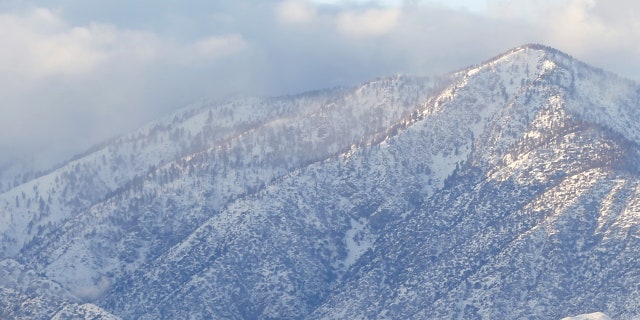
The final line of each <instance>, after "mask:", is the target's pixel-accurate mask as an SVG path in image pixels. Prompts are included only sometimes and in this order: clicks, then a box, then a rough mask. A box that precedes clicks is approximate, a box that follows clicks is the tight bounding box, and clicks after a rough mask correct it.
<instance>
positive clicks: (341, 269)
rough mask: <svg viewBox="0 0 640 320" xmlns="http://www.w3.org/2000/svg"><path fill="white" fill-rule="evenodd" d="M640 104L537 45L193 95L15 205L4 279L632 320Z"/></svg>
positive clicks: (256, 311)
mask: <svg viewBox="0 0 640 320" xmlns="http://www.w3.org/2000/svg"><path fill="white" fill-rule="evenodd" d="M639 102H640V88H639V87H638V86H637V85H635V84H634V83H632V82H629V81H626V80H623V79H620V78H618V77H616V76H614V75H611V74H608V73H606V72H603V71H600V70H597V69H594V68H591V67H589V66H587V65H585V64H583V63H580V62H578V61H576V60H574V59H572V58H571V57H569V56H567V55H566V54H563V53H560V52H558V51H556V50H554V49H551V48H547V47H543V46H539V45H528V46H523V47H519V48H516V49H513V50H511V51H509V52H506V53H504V54H502V55H500V56H498V57H496V58H494V59H492V60H490V61H487V62H485V63H482V64H480V65H478V66H474V67H471V68H468V69H465V70H462V71H460V72H456V73H453V74H451V75H449V76H446V77H442V78H439V79H437V80H430V79H422V78H411V77H405V76H399V77H391V78H384V79H378V80H376V81H373V82H370V83H367V84H365V85H363V86H360V87H358V88H354V89H338V90H328V91H322V92H317V93H313V94H305V95H300V96H292V97H281V98H275V99H265V100H262V99H242V100H235V101H231V102H227V103H219V104H207V105H202V106H194V107H190V108H187V109H185V110H182V111H180V112H178V113H176V114H175V115H173V116H171V117H170V118H168V119H167V120H164V121H159V122H157V123H154V124H151V125H149V126H147V127H145V128H142V129H141V130H139V131H138V132H136V133H134V134H131V135H129V136H127V137H124V138H120V139H117V140H115V141H112V142H110V143H108V144H105V145H104V146H102V147H99V148H96V149H95V150H92V151H91V152H89V153H87V154H86V155H83V156H81V157H78V159H76V160H74V161H72V162H70V163H68V164H66V165H64V166H62V167H61V168H59V169H57V170H54V171H52V172H50V173H49V174H46V175H44V176H42V177H40V178H38V179H35V180H32V181H29V182H27V183H26V184H23V185H20V186H17V187H16V188H13V189H11V190H9V191H7V192H5V193H3V194H1V195H0V205H1V204H3V206H0V208H2V209H0V213H1V214H0V219H2V221H3V223H2V224H0V231H2V234H3V237H4V241H3V242H2V249H3V251H2V252H3V257H5V259H4V260H2V261H0V263H2V264H0V270H10V272H9V271H6V273H7V274H13V275H19V274H28V275H31V276H29V277H23V276H11V277H10V278H11V279H15V280H12V281H8V282H5V283H3V284H2V286H1V289H2V290H3V291H2V293H1V294H0V298H1V299H2V300H0V301H6V302H3V303H4V304H5V305H6V306H7V307H6V308H2V310H18V309H19V307H18V306H20V305H21V304H22V303H24V302H25V301H27V299H30V298H29V297H37V299H40V300H38V301H43V302H41V305H44V306H46V308H42V310H44V311H41V312H39V313H37V314H36V313H34V314H32V315H30V317H31V318H34V319H39V318H46V317H52V316H54V314H56V313H57V314H58V317H64V316H73V315H77V316H78V317H79V318H86V317H89V316H90V314H91V312H94V313H95V312H102V313H104V316H105V317H108V316H111V315H110V314H108V313H107V312H110V313H111V314H114V315H117V316H119V317H122V318H125V319H138V318H140V319H156V318H235V319H282V318H287V319H301V318H311V319H319V318H325V319H346V318H348V319H351V318H454V317H460V318H465V319H466V318H478V317H480V318H496V317H499V318H502V317H511V318H525V317H526V318H554V317H555V318H560V317H563V316H568V315H572V314H582V313H586V312H593V311H603V312H605V313H606V314H608V315H610V316H612V317H613V318H629V317H633V316H635V315H638V314H640V307H639V306H637V305H636V302H635V301H637V295H638V288H637V286H636V285H635V284H636V283H640V282H639V281H638V280H640V279H638V271H637V270H640V268H639V267H640V266H638V265H637V264H636V263H635V262H634V261H635V260H637V259H635V257H637V250H636V249H635V248H638V246H637V243H636V242H637V239H638V238H640V237H638V231H637V230H638V228H637V227H636V226H637V225H638V224H637V219H638V217H639V216H640V202H639V200H638V199H640V197H639V196H640V194H639V193H640V181H639V176H640V147H639V145H640V126H639V125H638V123H640V108H638V104H639ZM60 190H62V191H60ZM38 283H43V285H34V284H38ZM44 283H46V285H44ZM32 287H35V288H46V290H45V289H38V290H36V291H35V292H36V295H35V296H34V295H31V296H30V295H29V294H28V293H29V292H33V291H34V289H31V288H32ZM98 306H99V307H98ZM100 308H101V309H100ZM594 308H595V309H594ZM96 310H97V311H96ZM2 312H3V311H0V316H3V317H7V316H14V314H13V313H7V312H5V313H2ZM20 316H21V317H27V318H28V317H29V315H28V314H26V313H21V314H20Z"/></svg>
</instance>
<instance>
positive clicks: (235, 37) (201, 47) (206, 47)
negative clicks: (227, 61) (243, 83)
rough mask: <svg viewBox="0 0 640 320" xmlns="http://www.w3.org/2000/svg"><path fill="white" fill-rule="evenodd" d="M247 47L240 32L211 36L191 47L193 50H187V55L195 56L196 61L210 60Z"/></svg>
mask: <svg viewBox="0 0 640 320" xmlns="http://www.w3.org/2000/svg"><path fill="white" fill-rule="evenodd" d="M246 47H247V43H246V42H245V40H244V39H243V37H242V35H240V34H231V35H222V36H209V37H206V38H203V39H200V40H198V41H197V42H196V43H194V44H193V45H192V46H191V47H189V50H190V51H191V52H187V55H188V56H191V57H193V58H195V61H194V62H197V61H210V60H215V59H218V58H221V57H224V56H226V55H230V54H234V53H237V52H239V51H242V50H244V49H246Z"/></svg>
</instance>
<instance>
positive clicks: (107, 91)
mask: <svg viewBox="0 0 640 320" xmlns="http://www.w3.org/2000/svg"><path fill="white" fill-rule="evenodd" d="M638 40H640V2H638V1H628V0H555V1H551V0H484V1H462V0H457V1H445V0H432V1H427V0H404V1H401V0H384V1H359V0H353V1H335V0H313V1H312V0H234V1H222V0H218V1H210V0H190V1H185V0H165V1H152V0H138V1H124V0H111V1H98V0H32V1H29V0H0V41H2V48H3V50H2V51H0V101H2V105H1V106H0V128H1V129H0V130H2V132H0V150H1V152H0V165H1V164H2V163H3V162H6V161H8V160H9V159H16V158H17V157H20V156H24V155H37V156H38V158H39V159H44V161H45V162H47V161H59V160H62V159H64V158H66V157H68V156H69V155H71V154H73V153H77V152H81V151H83V150H84V149H85V148H87V147H89V146H91V145H93V144H95V143H98V142H100V141H101V140H104V139H106V138H109V137H111V136H113V135H116V134H120V133H123V132H127V131H129V130H132V129H134V128H136V127H138V126H140V125H142V124H144V123H146V122H148V121H150V120H152V119H155V118H158V117H160V116H162V115H164V114H167V113H168V112H170V111H172V110H174V109H176V108H179V107H182V106H184V105H186V104H188V103H190V102H192V101H196V100H198V99H200V98H213V99H223V98H225V97H229V96H233V95H259V96H270V95H280V94H288V93H297V92H302V91H306V90H313V89H319V88H326V87H333V86H339V85H355V84H358V83H361V82H363V81H366V80H369V79H372V78H375V77H378V76H384V75H390V74H395V73H408V74H417V75H422V74H438V73H444V72H448V71H451V70H455V69H459V68H461V67H464V66H466V65H470V64H474V63H478V62H480V61H483V60H485V59H487V58H490V57H492V56H494V55H496V54H498V53H500V52H503V51H505V50H507V49H510V48H512V47H515V46H518V45H521V44H523V43H531V42H538V43H543V44H547V45H550V46H553V47H556V48H558V49H560V50H563V51H565V52H568V53H570V54H572V55H574V56H575V57H577V58H580V59H582V60H584V61H586V62H588V63H591V64H594V65H596V66H599V67H602V68H604V69H607V70H611V71H614V72H617V73H619V74H621V75H623V76H626V77H629V78H633V79H636V80H637V79H640V76H639V74H640V61H639V59H640V58H639V57H640V41H638Z"/></svg>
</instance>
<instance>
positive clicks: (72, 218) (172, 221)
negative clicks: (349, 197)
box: [0, 76, 434, 301]
mask: <svg viewBox="0 0 640 320" xmlns="http://www.w3.org/2000/svg"><path fill="white" fill-rule="evenodd" d="M433 86H434V84H433V82H432V81H431V80H429V79H421V78H409V77H403V76H397V77H391V78H387V79H379V80H376V81H373V82H370V83H367V84H365V85H363V86H361V87H359V88H355V89H348V90H346V89H339V90H333V91H327V92H319V93H312V94H306V95H301V96H295V97H283V98H278V99H268V100H243V101H240V102H238V101H232V102H229V103H226V104H223V105H214V106H209V107H208V108H207V107H203V108H189V109H187V110H185V111H181V112H179V113H178V114H177V115H175V116H172V117H171V118H169V119H168V120H165V121H161V122H159V123H156V124H152V125H150V126H148V127H146V128H143V129H141V130H140V131H139V132H138V133H134V134H131V135H130V136H128V137H125V138H122V139H118V140H116V141H115V142H112V143H110V144H107V145H106V146H104V147H102V148H98V149H97V151H92V152H90V153H88V154H87V155H86V156H84V157H80V158H79V159H77V160H75V161H73V162H70V163H69V164H67V165H65V166H63V167H62V168H61V169H58V170H56V171H53V172H52V173H50V174H48V175H45V176H43V177H41V178H39V179H37V180H34V181H31V182H29V183H27V184H25V185H22V186H19V187H18V188H16V189H13V190H11V191H9V192H7V193H5V194H3V195H1V196H0V197H2V198H4V199H5V200H4V211H3V212H4V215H3V219H5V221H7V222H8V223H7V224H3V225H2V226H3V227H4V228H5V229H4V230H5V232H4V234H3V235H4V238H5V240H6V241H4V242H3V243H2V244H3V246H4V248H5V250H6V253H5V254H6V255H11V254H12V252H13V251H16V250H20V251H21V252H19V253H18V254H17V259H18V260H20V261H22V262H23V263H24V265H26V266H27V268H30V269H32V270H36V271H37V272H38V273H40V274H45V275H46V277H47V278H49V279H53V280H54V281H57V282H59V283H61V284H62V285H63V287H64V288H65V289H67V290H69V291H70V294H71V295H72V296H74V297H77V298H78V301H91V300H93V299H95V298H97V297H99V296H100V295H101V294H102V293H103V292H105V290H107V289H108V288H109V287H110V286H111V284H112V283H115V282H117V281H118V279H119V278H120V277H121V276H123V275H126V274H129V273H130V272H132V271H133V270H136V269H137V268H138V267H139V266H140V265H142V264H144V263H145V262H146V261H147V259H151V258H154V257H156V256H157V255H159V254H161V253H162V252H164V251H165V250H167V248H169V247H171V246H173V245H175V244H176V243H177V242H178V241H180V240H182V239H183V238H184V237H186V236H187V235H188V234H189V233H191V232H192V231H193V230H195V229H196V228H197V227H198V226H199V225H200V224H201V223H202V222H204V221H205V220H206V219H208V218H209V217H210V216H213V215H215V214H216V213H217V212H218V211H219V210H220V209H221V208H223V207H225V206H226V205H227V203H229V202H230V201H232V200H233V199H236V198H242V197H246V196H248V195H251V194H253V193H255V192H256V191H258V190H260V189H262V188H264V186H265V185H266V184H268V183H269V182H271V181H272V180H274V179H276V178H277V177H279V176H282V175H284V174H286V173H287V172H289V171H291V170H296V169H297V168H299V167H302V166H304V165H305V164H308V163H310V162H314V161H318V160H322V159H325V158H327V157H330V156H333V155H336V154H338V153H339V152H340V151H346V150H348V149H349V148H350V146H352V145H354V144H356V143H363V142H364V141H366V139H371V137H375V136H378V135H385V131H386V130H387V129H388V128H389V127H390V126H391V125H392V124H393V123H394V122H397V121H399V119H403V118H404V117H407V116H408V114H409V113H410V112H411V111H413V110H414V109H415V106H416V105H417V104H418V102H419V101H422V100H424V99H425V97H426V96H427V95H428V94H429V92H430V91H432V90H433ZM243 103H244V104H243ZM265 119H267V120H268V119H271V120H269V121H266V120H265ZM356 119H357V120H356ZM259 122H262V123H261V124H259V125H256V124H255V123H259ZM217 131H221V132H222V133H221V134H220V135H221V138H219V137H218V135H217V134H216V132H217ZM194 132H195V133H194ZM135 150H138V151H137V152H136V151H135ZM194 150H195V151H194ZM174 152H175V153H176V154H175V155H172V154H173V153H174ZM105 154H106V155H110V156H105ZM176 155H181V156H179V157H178V158H177V160H174V161H168V160H166V159H171V158H175V157H176ZM112 158H113V159H114V160H113V161H111V160H110V159H112ZM114 161H115V163H114ZM164 162H166V163H164ZM154 164H158V166H157V167H156V166H155V165H154ZM105 168H110V170H111V173H110V172H109V169H105ZM53 184H55V185H54V186H52V185H53ZM42 185H45V186H47V187H46V188H42ZM60 188H62V189H63V190H64V191H62V192H59V191H57V190H59V189H60ZM43 189H44V190H46V191H44V192H42V193H43V194H40V193H39V190H43ZM77 189H80V190H81V191H82V192H79V193H78V192H75V191H74V190H77ZM40 192H41V191H40ZM25 194H26V196H25ZM51 194H53V196H51ZM14 198H16V199H15V204H14V203H13V200H12V199H14ZM25 199H26V200H25ZM31 199H40V200H39V202H40V203H41V205H40V207H39V208H36V209H34V207H33V205H32V200H31ZM42 199H49V200H47V201H44V200H42ZM69 199H71V200H69ZM34 201H35V200H34ZM25 202H26V203H27V205H25V204H24V203H25ZM42 203H44V204H42ZM50 204H52V205H50ZM78 239H86V240H87V241H78ZM70 270H73V271H72V272H70Z"/></svg>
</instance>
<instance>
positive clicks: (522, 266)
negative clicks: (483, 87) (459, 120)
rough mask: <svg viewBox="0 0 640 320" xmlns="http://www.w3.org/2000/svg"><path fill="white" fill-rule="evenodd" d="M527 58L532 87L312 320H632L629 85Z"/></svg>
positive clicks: (638, 208)
mask: <svg viewBox="0 0 640 320" xmlns="http://www.w3.org/2000/svg"><path fill="white" fill-rule="evenodd" d="M527 51H538V52H542V53H543V54H542V55H540V56H539V58H538V63H537V65H538V68H537V70H535V71H534V72H533V74H534V78H533V79H532V80H533V81H532V82H531V83H530V84H529V85H527V86H526V87H523V88H522V90H521V91H519V94H518V95H516V96H513V97H510V99H508V100H509V102H508V104H507V105H506V106H505V108H503V109H502V111H500V112H498V113H496V114H495V116H494V117H493V118H492V121H491V122H490V126H489V127H487V128H485V130H483V132H482V133H481V134H480V135H479V136H478V138H477V139H476V140H475V142H474V147H473V150H474V151H473V152H472V153H470V154H469V158H468V159H466V161H465V164H464V165H462V166H461V167H460V169H459V170H457V171H456V173H455V175H453V176H452V177H451V178H450V179H448V181H447V185H446V186H445V188H443V189H442V190H440V191H438V192H437V193H436V194H435V195H434V196H433V197H431V198H429V200H428V201H427V202H426V203H425V204H424V206H422V207H421V208H420V209H419V210H416V211H414V212H412V213H410V214H409V215H407V217H406V219H403V220H400V221H398V222H396V223H393V224H390V225H389V226H388V227H387V228H386V230H385V232H383V233H382V234H383V235H384V236H383V237H382V238H380V239H378V241H377V242H376V243H375V244H374V245H373V247H372V251H370V252H369V254H368V255H367V256H365V257H363V258H362V259H361V260H360V262H359V264H358V265H356V266H355V267H354V269H353V271H352V273H350V274H349V276H348V279H347V280H346V281H345V282H344V283H343V284H341V285H340V286H339V287H338V288H336V289H335V290H334V294H333V295H332V296H331V297H330V298H328V299H327V301H326V302H325V303H324V304H323V306H322V307H320V308H319V309H318V310H316V311H315V313H314V314H313V316H311V317H310V318H312V319H315V318H325V319H326V318H463V319H471V318H501V317H507V318H542V319H549V318H560V317H562V316H566V315H568V314H579V313H583V312H585V311H592V310H594V309H595V310H602V311H605V312H606V313H607V314H609V315H611V316H613V317H614V318H616V319H618V318H631V317H635V316H637V315H638V314H640V309H639V308H638V305H637V303H636V302H635V301H637V295H638V293H639V292H640V291H638V290H639V289H640V288H639V287H638V286H637V285H636V284H637V283H638V281H639V280H640V279H639V276H640V273H639V272H638V270H639V269H638V266H637V265H636V264H635V262H634V261H636V260H637V259H636V257H637V256H638V250H637V248H638V245H639V244H640V243H638V239H639V237H638V236H639V234H638V231H637V225H638V222H639V219H640V218H639V217H640V201H639V200H638V199H640V194H639V192H640V179H639V175H640V174H639V173H640V170H639V163H640V156H639V155H640V147H639V146H638V135H637V133H638V125H637V123H638V120H640V118H639V117H638V107H637V104H634V103H632V102H631V101H638V98H639V96H638V94H637V87H635V86H634V85H633V84H631V83H629V82H627V81H624V80H620V79H618V78H616V77H614V76H612V75H609V74H606V73H603V72H599V71H597V70H593V69H590V68H588V67H586V66H584V65H583V64H580V63H577V62H575V61H573V60H571V59H570V58H569V57H568V56H566V55H564V54H561V53H558V52H557V51H555V50H552V49H548V48H544V47H540V46H529V47H525V48H523V49H520V50H516V51H514V52H512V53H510V54H509V55H513V54H527V55H530V53H528V52H527ZM509 55H507V56H505V57H502V58H499V59H498V60H496V61H494V62H492V63H489V64H488V65H484V66H482V67H481V68H480V69H481V70H479V71H478V73H476V71H475V70H476V69H472V70H470V71H469V72H468V73H467V74H468V75H470V78H473V77H474V76H477V75H478V74H480V73H482V72H483V70H482V69H484V68H492V67H491V66H492V64H493V63H496V62H497V63H501V62H500V60H501V59H504V58H507V57H509ZM506 65H507V66H508V65H511V66H512V67H513V66H514V65H512V64H510V63H509V64H506ZM485 70H486V69H485ZM489 70H490V71H489V72H491V73H493V72H494V71H493V70H491V69H489ZM532 71H533V70H532ZM502 81H509V82H510V81H511V80H510V78H508V77H507V78H502ZM476 82H477V81H476V80H472V79H470V80H469V81H468V82H467V83H476ZM525 83H526V82H525ZM599 93H605V94H606V96H605V97H603V96H601V95H599ZM464 94H465V93H460V95H461V96H464ZM459 100H460V99H459V98H458V99H454V100H453V101H452V103H453V104H455V103H456V102H457V101H459ZM372 301H375V303H372Z"/></svg>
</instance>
